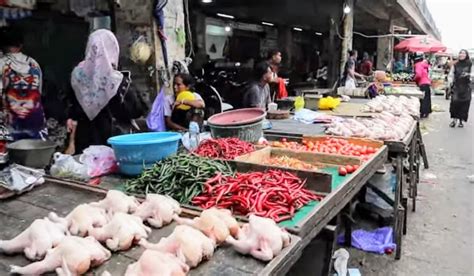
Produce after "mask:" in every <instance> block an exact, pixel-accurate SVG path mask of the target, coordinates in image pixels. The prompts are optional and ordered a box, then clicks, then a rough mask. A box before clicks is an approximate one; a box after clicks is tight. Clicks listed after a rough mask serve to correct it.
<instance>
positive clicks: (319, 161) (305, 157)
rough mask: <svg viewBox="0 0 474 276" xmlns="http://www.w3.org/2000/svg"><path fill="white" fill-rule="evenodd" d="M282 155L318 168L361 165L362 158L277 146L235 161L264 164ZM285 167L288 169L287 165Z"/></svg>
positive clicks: (243, 156) (240, 157)
mask: <svg viewBox="0 0 474 276" xmlns="http://www.w3.org/2000/svg"><path fill="white" fill-rule="evenodd" d="M281 156H287V157H290V158H295V159H298V160H300V161H303V162H306V163H308V164H311V165H314V166H316V167H318V168H325V167H337V166H339V165H360V163H361V161H360V159H359V158H355V157H349V156H343V155H334V154H325V153H316V152H309V151H298V150H290V149H283V148H276V147H265V148H262V149H260V150H257V151H254V152H251V153H248V154H246V155H242V156H239V157H237V158H236V159H235V161H239V162H247V163H254V164H264V163H265V160H266V159H268V158H271V157H281ZM283 168H284V169H287V167H283ZM303 171H304V170H303Z"/></svg>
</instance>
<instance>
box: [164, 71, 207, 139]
mask: <svg viewBox="0 0 474 276" xmlns="http://www.w3.org/2000/svg"><path fill="white" fill-rule="evenodd" d="M193 84H194V79H193V77H192V76H191V75H189V74H183V73H182V74H178V75H176V76H175V77H174V83H173V89H174V95H172V96H167V97H166V104H165V112H164V113H165V122H166V127H167V128H168V129H169V130H174V131H187V129H188V127H189V123H190V122H191V121H198V122H200V121H201V120H202V118H203V117H204V110H203V109H204V107H205V103H204V100H203V99H202V97H201V96H200V95H199V94H198V93H195V92H191V88H192V86H193Z"/></svg>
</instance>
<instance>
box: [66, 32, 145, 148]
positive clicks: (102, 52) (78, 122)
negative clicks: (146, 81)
mask: <svg viewBox="0 0 474 276" xmlns="http://www.w3.org/2000/svg"><path fill="white" fill-rule="evenodd" d="M119 52H120V49H119V44H118V41H117V39H116V38H115V35H114V34H113V33H112V32H110V31H109V30H105V29H101V30H97V31H95V32H93V33H91V34H90V35H89V39H88V42H87V47H86V55H85V59H84V60H83V61H82V62H80V63H79V65H77V66H76V67H75V68H74V70H73V71H72V74H71V86H72V90H73V91H74V95H73V96H72V97H71V108H70V110H69V114H68V115H69V119H68V120H67V127H68V131H69V132H70V133H71V135H70V143H69V147H68V149H67V151H66V153H68V154H74V153H81V152H82V151H83V150H84V149H86V148H87V147H89V146H91V145H106V144H107V139H108V138H110V137H111V136H114V135H119V134H124V133H131V132H132V129H134V127H133V123H132V120H133V119H136V118H139V117H140V116H142V115H143V111H144V104H143V102H142V101H141V100H140V98H139V97H138V92H137V91H135V89H134V86H133V85H132V83H131V78H130V77H131V76H130V72H128V71H118V70H117V67H118V61H119Z"/></svg>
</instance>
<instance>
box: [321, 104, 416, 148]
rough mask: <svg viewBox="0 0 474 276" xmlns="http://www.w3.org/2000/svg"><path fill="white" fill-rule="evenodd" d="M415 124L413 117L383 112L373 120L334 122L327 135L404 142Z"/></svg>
mask: <svg viewBox="0 0 474 276" xmlns="http://www.w3.org/2000/svg"><path fill="white" fill-rule="evenodd" d="M413 123H414V119H413V117H411V116H410V115H406V114H402V115H400V116H395V115H393V114H392V113H390V112H387V111H383V112H381V113H380V114H377V115H376V116H375V117H374V118H373V119H363V120H356V119H345V120H342V121H337V122H333V123H332V124H330V125H329V128H328V129H327V130H326V133H327V134H331V135H337V136H344V137H362V138H370V139H375V140H383V141H399V140H402V139H403V138H404V137H405V136H406V135H407V133H408V132H409V131H410V128H411V126H412V125H413Z"/></svg>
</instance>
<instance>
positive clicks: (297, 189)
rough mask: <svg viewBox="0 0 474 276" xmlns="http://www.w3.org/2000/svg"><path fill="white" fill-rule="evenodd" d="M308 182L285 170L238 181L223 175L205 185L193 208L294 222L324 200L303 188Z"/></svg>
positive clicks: (239, 176) (248, 175)
mask: <svg viewBox="0 0 474 276" xmlns="http://www.w3.org/2000/svg"><path fill="white" fill-rule="evenodd" d="M304 185H305V181H303V180H301V179H300V178H298V177H297V176H295V175H294V174H291V173H289V172H284V171H281V170H270V171H267V172H252V173H242V174H240V173H237V174H236V176H235V177H232V176H228V177H226V176H223V175H221V174H220V173H219V174H217V175H216V176H215V177H213V178H211V179H209V180H208V181H207V182H206V183H205V184H204V191H203V193H201V194H200V195H198V196H196V197H194V198H193V200H192V201H191V202H192V204H194V205H196V206H199V207H201V208H203V209H208V208H211V207H214V206H215V207H219V208H226V209H230V210H232V212H233V213H234V214H237V215H247V214H249V213H253V214H255V215H258V216H262V217H267V218H271V219H273V220H275V221H276V222H280V221H284V220H288V219H291V218H292V217H293V215H294V214H295V212H296V211H297V210H298V209H300V208H301V207H303V206H305V205H306V204H308V203H309V202H310V201H313V200H317V201H319V200H321V199H322V197H321V196H319V195H316V194H314V193H313V192H311V191H309V190H307V189H305V188H303V187H304Z"/></svg>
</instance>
